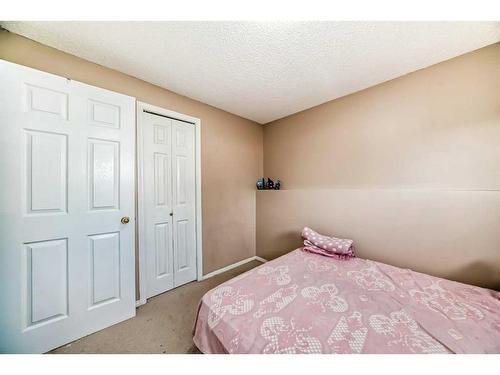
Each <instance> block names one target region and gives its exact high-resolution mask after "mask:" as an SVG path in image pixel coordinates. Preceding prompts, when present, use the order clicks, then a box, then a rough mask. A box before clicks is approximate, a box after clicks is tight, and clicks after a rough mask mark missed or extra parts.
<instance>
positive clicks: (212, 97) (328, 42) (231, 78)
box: [1, 22, 500, 123]
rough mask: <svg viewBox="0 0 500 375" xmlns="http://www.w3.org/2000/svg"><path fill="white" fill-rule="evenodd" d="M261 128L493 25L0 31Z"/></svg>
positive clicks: (434, 57)
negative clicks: (220, 110) (233, 115)
mask: <svg viewBox="0 0 500 375" xmlns="http://www.w3.org/2000/svg"><path fill="white" fill-rule="evenodd" d="M1 25H2V27H4V28H6V29H8V30H10V31H12V32H14V33H17V34H21V35H24V36H26V37H28V38H30V39H34V40H36V41H38V42H41V43H43V44H47V45H49V46H52V47H55V48H57V49H60V50H62V51H65V52H68V53H71V54H73V55H76V56H79V57H82V58H84V59H87V60H90V61H93V62H95V63H98V64H101V65H104V66H107V67H110V68H113V69H116V70H118V71H121V72H123V73H126V74H129V75H132V76H135V77H138V78H140V79H143V80H145V81H148V82H151V83H154V84H156V85H159V86H162V87H165V88H167V89H169V90H172V91H174V92H177V93H179V94H182V95H186V96H188V97H191V98H193V99H197V100H200V101H202V102H204V103H207V104H210V105H213V106H215V107H218V108H221V109H224V110H226V111H228V112H232V113H234V114H237V115H240V116H242V117H245V118H248V119H251V120H254V121H257V122H259V123H267V122H269V121H272V120H276V119H278V118H281V117H284V116H287V115H290V114H292V113H295V112H298V111H301V110H304V109H307V108H310V107H313V106H315V105H318V104H321V103H324V102H326V101H329V100H332V99H335V98H338V97H341V96H344V95H347V94H350V93H352V92H355V91H358V90H361V89H364V88H367V87H370V86H373V85H376V84H378V83H381V82H384V81H387V80H390V79H392V78H395V77H398V76H401V75H404V74H407V73H409V72H412V71H415V70H418V69H421V68H424V67H427V66H429V65H432V64H435V63H438V62H440V61H443V60H446V59H449V58H452V57H455V56H458V55H461V54H463V53H466V52H469V51H472V50H475V49H478V48H481V47H483V46H486V45H488V44H492V43H495V42H497V41H499V40H500V22H271V23H269V22H2V23H1Z"/></svg>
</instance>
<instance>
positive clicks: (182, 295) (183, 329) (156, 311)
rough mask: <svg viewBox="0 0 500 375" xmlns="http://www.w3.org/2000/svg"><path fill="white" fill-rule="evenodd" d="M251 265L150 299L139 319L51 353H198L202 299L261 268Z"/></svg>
mask: <svg viewBox="0 0 500 375" xmlns="http://www.w3.org/2000/svg"><path fill="white" fill-rule="evenodd" d="M260 264H261V263H260V262H257V261H252V262H249V263H247V264H244V265H242V266H240V267H238V268H235V269H233V270H230V271H227V272H225V273H223V274H220V275H217V276H214V277H212V278H210V279H207V280H204V281H202V282H192V283H189V284H186V285H183V286H181V287H179V288H176V289H173V290H171V291H169V292H166V293H163V294H160V295H158V296H156V297H153V298H150V299H148V302H147V303H146V304H145V305H143V306H140V307H139V308H138V309H137V311H136V316H135V317H134V318H132V319H129V320H126V321H124V322H122V323H118V324H115V325H114V326H112V327H109V328H106V329H104V330H102V331H99V332H96V333H93V334H91V335H89V336H86V337H83V338H81V339H79V340H76V341H74V342H72V343H71V344H67V345H65V346H62V347H60V348H57V349H55V350H53V351H51V352H50V353H71V354H78V353H199V351H198V349H197V348H196V347H195V346H194V344H193V339H192V330H193V325H194V320H195V318H196V312H197V311H196V310H197V308H198V302H199V301H200V298H201V297H202V296H203V295H204V294H205V293H206V292H207V291H209V290H210V289H212V288H213V287H215V286H217V285H219V284H221V283H223V282H224V281H226V280H229V279H230V278H232V277H235V276H236V275H239V274H240V273H243V272H245V271H247V270H249V269H251V268H254V267H256V266H258V265H260Z"/></svg>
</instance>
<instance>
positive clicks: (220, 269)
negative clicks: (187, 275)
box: [203, 256, 267, 280]
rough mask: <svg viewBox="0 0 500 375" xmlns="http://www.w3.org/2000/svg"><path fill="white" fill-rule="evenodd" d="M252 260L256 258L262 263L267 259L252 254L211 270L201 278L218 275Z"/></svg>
mask: <svg viewBox="0 0 500 375" xmlns="http://www.w3.org/2000/svg"><path fill="white" fill-rule="evenodd" d="M253 260H256V261H259V262H262V263H265V262H267V260H265V259H264V258H261V257H258V256H253V257H250V258H247V259H243V260H240V261H239V262H236V263H233V264H230V265H228V266H226V267H222V268H219V269H218V270H215V271H212V272H210V273H207V274H206V275H205V276H203V280H206V279H209V278H211V277H213V276H216V275H219V274H221V273H224V272H226V271H229V270H232V269H233V268H236V267H239V266H242V265H243V264H245V263H248V262H251V261H253Z"/></svg>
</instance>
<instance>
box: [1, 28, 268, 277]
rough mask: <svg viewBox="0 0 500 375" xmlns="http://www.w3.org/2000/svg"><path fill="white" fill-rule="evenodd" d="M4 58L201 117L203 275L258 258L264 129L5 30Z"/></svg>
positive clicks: (251, 122) (2, 43)
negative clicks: (257, 184)
mask: <svg viewBox="0 0 500 375" xmlns="http://www.w3.org/2000/svg"><path fill="white" fill-rule="evenodd" d="M0 58H1V59H4V60H8V61H11V62H14V63H17V64H22V65H26V66H29V67H32V68H35V69H39V70H43V71H46V72H49V73H53V74H57V75H61V76H64V77H68V78H71V79H74V80H77V81H80V82H85V83H88V84H91V85H94V86H98V87H102V88H105V89H108V90H112V91H116V92H119V93H123V94H126V95H130V96H133V97H136V98H137V100H140V101H143V102H146V103H151V104H154V105H157V106H160V107H164V108H167V109H171V110H174V111H177V112H181V113H184V114H187V115H190V116H194V117H198V118H200V119H201V122H202V127H201V147H202V156H201V159H202V162H201V164H202V201H203V271H204V273H208V272H211V271H214V270H216V269H218V268H221V267H224V266H226V265H228V264H231V263H234V262H237V261H239V260H242V259H245V258H248V257H251V256H254V255H255V204H256V203H255V189H254V186H255V185H254V184H255V180H256V179H257V178H258V177H259V176H262V163H263V162H262V155H263V151H262V142H263V140H262V137H263V129H262V126H261V125H258V124H257V123H255V122H253V121H249V120H246V119H243V118H241V117H238V116H235V115H232V114H230V113H227V112H225V111H222V110H219V109H217V108H214V107H211V106H209V105H206V104H203V103H201V102H198V101H195V100H192V99H189V98H187V97H184V96H181V95H177V94H175V93H173V92H171V91H168V90H165V89H162V88H160V87H158V86H154V85H152V84H149V83H146V82H144V81H141V80H139V79H136V78H133V77H131V76H128V75H125V74H123V73H120V72H117V71H115V70H112V69H108V68H105V67H103V66H100V65H97V64H94V63H91V62H89V61H86V60H83V59H80V58H78V57H75V56H72V55H69V54H67V53H64V52H61V51H58V50H56V49H53V48H50V47H47V46H45V45H42V44H39V43H36V42H34V41H32V40H29V39H26V38H23V37H21V36H18V35H16V34H12V33H8V32H6V31H0ZM172 74H175V72H172Z"/></svg>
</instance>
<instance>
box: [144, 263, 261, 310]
mask: <svg viewBox="0 0 500 375" xmlns="http://www.w3.org/2000/svg"><path fill="white" fill-rule="evenodd" d="M253 260H256V261H258V262H261V263H266V262H267V260H266V259H264V258H261V257H258V256H253V257H250V258H247V259H243V260H240V261H239V262H236V263H233V264H230V265H229V266H226V267H222V268H219V269H218V270H215V271H212V272H210V273H207V274H206V275H203V278H202V280H206V279H209V278H211V277H213V276H216V275H219V274H221V273H224V272H226V271H229V270H232V269H233V268H236V267H239V266H242V265H243V264H245V263H248V262H251V261H253ZM145 303H146V298H141V299H139V300H137V301H135V307H139V306H142V305H144V304H145Z"/></svg>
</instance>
